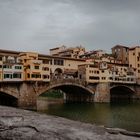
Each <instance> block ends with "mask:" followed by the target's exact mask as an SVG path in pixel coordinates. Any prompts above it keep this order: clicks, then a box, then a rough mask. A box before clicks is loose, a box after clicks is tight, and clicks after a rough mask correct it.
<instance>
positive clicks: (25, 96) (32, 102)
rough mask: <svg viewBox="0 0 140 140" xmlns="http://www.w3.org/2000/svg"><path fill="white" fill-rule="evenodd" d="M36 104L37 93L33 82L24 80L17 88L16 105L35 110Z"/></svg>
mask: <svg viewBox="0 0 140 140" xmlns="http://www.w3.org/2000/svg"><path fill="white" fill-rule="evenodd" d="M36 105H37V94H36V90H35V87H34V83H27V82H24V83H22V84H21V86H20V88H19V100H18V106H19V107H20V108H24V109H32V110H35V109H36V107H37V106H36Z"/></svg>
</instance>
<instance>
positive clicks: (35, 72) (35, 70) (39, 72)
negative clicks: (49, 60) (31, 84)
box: [19, 52, 50, 81]
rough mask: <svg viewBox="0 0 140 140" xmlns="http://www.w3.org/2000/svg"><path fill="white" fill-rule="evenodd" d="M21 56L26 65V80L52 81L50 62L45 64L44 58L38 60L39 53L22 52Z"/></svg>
mask: <svg viewBox="0 0 140 140" xmlns="http://www.w3.org/2000/svg"><path fill="white" fill-rule="evenodd" d="M19 58H20V61H21V62H22V63H23V66H24V80H27V81H50V68H49V64H43V60H38V54H37V53H33V52H26V53H21V54H19Z"/></svg>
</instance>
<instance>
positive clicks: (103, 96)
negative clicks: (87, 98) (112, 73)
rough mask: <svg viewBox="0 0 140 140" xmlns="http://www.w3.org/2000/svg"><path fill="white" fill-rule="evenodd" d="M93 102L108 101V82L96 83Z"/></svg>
mask: <svg viewBox="0 0 140 140" xmlns="http://www.w3.org/2000/svg"><path fill="white" fill-rule="evenodd" d="M94 102H100V103H102V102H104V103H108V102H110V84H109V83H99V84H97V87H96V91H95V95H94Z"/></svg>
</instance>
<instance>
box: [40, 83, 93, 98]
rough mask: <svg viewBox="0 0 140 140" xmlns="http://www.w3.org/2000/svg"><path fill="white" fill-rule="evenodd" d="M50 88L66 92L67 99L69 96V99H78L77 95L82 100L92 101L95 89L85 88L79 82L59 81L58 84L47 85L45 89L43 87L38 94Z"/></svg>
mask: <svg viewBox="0 0 140 140" xmlns="http://www.w3.org/2000/svg"><path fill="white" fill-rule="evenodd" d="M51 89H57V90H58V89H59V90H62V91H63V92H64V93H66V96H67V99H68V96H69V97H70V98H71V100H75V101H78V97H79V99H80V100H83V101H84V99H85V101H93V97H94V93H95V91H93V90H91V89H89V88H86V87H84V86H83V85H80V84H75V83H59V84H55V85H50V86H48V87H47V88H46V89H44V91H42V92H40V93H39V95H41V94H43V93H44V92H47V91H49V90H51ZM39 95H38V96H39ZM68 100H69V99H68Z"/></svg>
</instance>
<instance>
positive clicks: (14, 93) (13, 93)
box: [0, 88, 19, 99]
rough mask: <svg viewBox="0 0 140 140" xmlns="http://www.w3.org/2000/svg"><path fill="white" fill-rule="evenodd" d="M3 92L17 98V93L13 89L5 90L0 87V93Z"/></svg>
mask: <svg viewBox="0 0 140 140" xmlns="http://www.w3.org/2000/svg"><path fill="white" fill-rule="evenodd" d="M1 92H2V93H5V94H7V95H10V96H13V97H15V98H17V99H18V98H19V94H18V93H16V92H15V91H13V90H10V89H9V90H5V89H4V88H1V89H0V93H1Z"/></svg>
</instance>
